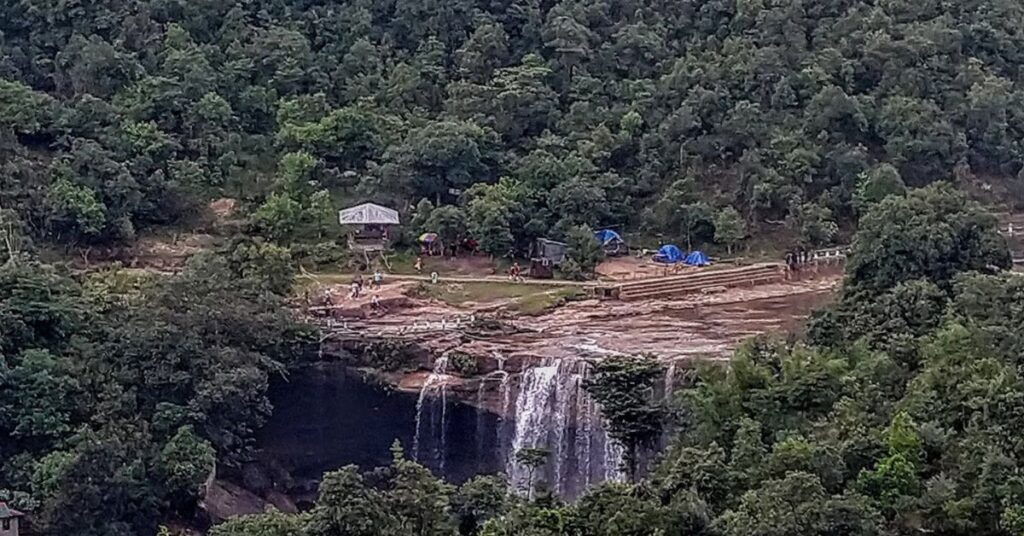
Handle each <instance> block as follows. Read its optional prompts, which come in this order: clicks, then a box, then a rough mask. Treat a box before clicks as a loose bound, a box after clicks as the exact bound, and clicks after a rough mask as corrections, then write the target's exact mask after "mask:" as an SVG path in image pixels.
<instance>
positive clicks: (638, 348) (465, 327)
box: [260, 288, 828, 499]
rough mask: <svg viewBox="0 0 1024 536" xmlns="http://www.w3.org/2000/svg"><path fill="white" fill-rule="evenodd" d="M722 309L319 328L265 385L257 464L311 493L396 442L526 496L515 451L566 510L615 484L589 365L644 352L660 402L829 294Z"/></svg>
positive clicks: (567, 311)
mask: <svg viewBox="0 0 1024 536" xmlns="http://www.w3.org/2000/svg"><path fill="white" fill-rule="evenodd" d="M812 290H817V289H812ZM728 298H729V297H728V296H716V297H713V298H706V297H705V298H697V299H696V300H695V301H689V302H688V301H673V302H667V301H666V302H644V303H632V304H622V303H617V302H583V303H576V304H571V305H569V306H567V307H564V308H561V309H559V310H557V311H555V312H553V313H549V314H547V315H544V316H542V317H536V318H500V317H498V318H495V317H486V318H485V317H482V316H481V315H480V314H478V313H476V312H474V311H463V310H457V309H453V308H447V307H441V306H438V305H437V304H436V303H426V304H422V305H420V306H412V307H410V308H407V309H404V310H401V311H394V312H393V313H392V314H389V315H388V316H384V317H378V318H370V319H362V320H349V321H333V322H330V323H325V325H324V326H323V333H324V337H323V344H322V346H321V353H320V356H319V360H318V362H317V363H316V364H314V365H312V366H309V367H306V368H303V369H301V370H297V371H293V372H292V374H291V375H290V377H289V379H288V381H287V382H285V381H281V382H278V383H276V384H274V385H273V386H272V391H271V399H272V402H273V403H274V406H275V411H274V415H273V417H272V419H271V421H270V423H268V425H267V426H266V427H265V429H264V430H263V432H262V434H261V437H260V447H261V451H262V455H263V457H264V460H265V462H266V463H274V464H279V465H281V466H283V467H284V468H285V469H286V470H287V471H288V473H289V474H290V475H292V477H293V478H294V479H295V482H293V483H290V484H289V485H290V486H292V487H293V488H295V489H300V490H307V491H308V490H310V489H313V486H314V483H315V481H317V480H318V479H319V478H320V475H321V474H322V473H323V472H324V471H326V470H331V469H335V468H338V467H341V466H343V465H346V464H349V463H355V464H358V465H361V466H363V467H366V468H370V467H374V466H378V465H383V464H386V463H388V462H389V461H390V454H389V447H390V446H391V444H392V442H393V441H394V440H398V441H400V442H401V443H402V445H403V446H404V448H405V449H406V452H407V453H409V454H410V455H411V456H413V457H415V459H417V460H419V461H420V462H421V463H423V464H424V465H426V466H427V467H430V468H431V469H432V470H434V471H435V472H437V473H438V474H441V475H443V476H445V477H446V478H447V479H449V480H451V481H455V482H459V481H463V480H465V479H468V478H470V477H472V476H473V475H476V474H481V473H499V472H500V473H505V474H506V475H507V476H508V478H509V480H510V482H511V483H512V484H513V485H514V486H516V487H518V488H520V489H522V488H524V487H525V486H526V480H527V471H526V468H525V467H522V466H520V465H519V464H517V463H516V462H515V456H514V453H515V452H517V451H518V450H519V449H522V448H527V447H531V448H532V447H539V448H545V449H547V450H549V451H550V452H551V455H550V457H549V460H548V463H547V464H546V465H545V466H544V467H543V468H541V469H540V470H539V472H538V473H537V475H536V477H535V479H536V480H537V481H540V482H544V483H546V484H547V485H548V486H549V487H550V488H551V489H553V490H554V491H556V492H557V493H559V494H560V495H561V496H563V497H565V498H567V499H572V498H575V497H577V496H579V495H580V494H581V493H582V492H583V491H584V490H585V489H586V488H587V487H589V486H592V485H594V484H597V483H600V482H603V481H606V480H613V479H618V478H621V473H620V467H619V466H620V462H621V455H622V453H621V451H620V449H619V448H618V446H617V445H615V444H614V442H612V441H610V440H609V438H608V434H607V431H606V429H605V426H604V422H603V420H602V418H601V415H600V408H599V407H598V406H597V404H596V403H594V401H593V400H591V399H590V397H589V396H588V394H587V393H586V391H585V390H584V389H583V382H584V380H585V378H586V377H587V375H588V374H589V373H590V368H591V366H592V364H593V363H594V362H596V361H598V360H600V359H602V358H603V357H605V356H607V355H612V354H617V353H630V354H635V353H642V352H647V353H651V354H654V355H656V356H658V358H659V359H660V360H662V361H663V362H664V365H665V370H666V377H665V382H664V383H665V387H664V388H663V389H662V392H659V393H657V396H659V397H666V398H667V397H668V395H669V394H670V393H671V391H672V389H673V388H678V387H681V386H683V385H685V384H686V382H687V381H689V379H690V378H692V373H691V370H692V368H693V363H694V362H695V361H696V360H699V359H703V360H724V359H726V356H727V354H728V352H731V350H732V349H733V348H734V347H735V345H736V344H737V343H738V342H739V341H740V340H741V339H743V338H745V337H747V336H750V335H754V334H757V333H762V332H765V331H771V330H779V329H781V330H786V329H793V328H795V327H797V326H798V325H799V324H800V323H801V321H802V319H803V318H804V317H805V316H806V314H807V313H808V312H809V311H810V310H812V309H813V308H814V307H817V306H818V305H820V304H821V303H823V301H824V300H826V299H827V298H828V293H827V292H823V291H815V292H804V293H799V294H795V295H794V294H793V293H792V289H791V288H790V289H786V288H779V289H777V290H776V292H775V293H773V292H772V289H767V290H766V291H763V292H762V293H761V294H760V295H758V296H755V299H752V300H746V301H731V302H730V301H728ZM713 300H718V302H717V303H716V302H714V301H713Z"/></svg>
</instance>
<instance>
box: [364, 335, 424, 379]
mask: <svg viewBox="0 0 1024 536" xmlns="http://www.w3.org/2000/svg"><path fill="white" fill-rule="evenodd" d="M361 357H362V363H363V364H364V365H366V366H368V367H373V368H375V369H378V370H383V371H385V372H397V371H400V370H409V369H412V368H415V364H416V354H415V351H414V348H413V347H412V346H411V345H409V344H406V343H404V342H402V341H399V340H394V339H383V340H379V341H372V342H370V343H368V344H367V345H366V346H365V347H364V348H363V351H362V356H361Z"/></svg>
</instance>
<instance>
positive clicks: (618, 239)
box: [594, 229, 629, 256]
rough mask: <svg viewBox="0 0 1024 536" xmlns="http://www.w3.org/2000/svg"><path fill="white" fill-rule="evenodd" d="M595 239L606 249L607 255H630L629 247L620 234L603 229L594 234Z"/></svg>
mask: <svg viewBox="0 0 1024 536" xmlns="http://www.w3.org/2000/svg"><path fill="white" fill-rule="evenodd" d="M594 238H596V239H597V242H598V243H599V244H601V247H602V248H604V252H605V254H606V255H610V256H616V255H626V254H628V253H629V246H627V245H626V241H625V240H623V239H622V236H620V235H619V233H616V232H615V231H613V230H611V229H602V230H600V231H595V232H594Z"/></svg>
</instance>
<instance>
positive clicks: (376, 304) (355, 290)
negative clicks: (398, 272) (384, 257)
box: [348, 269, 384, 310]
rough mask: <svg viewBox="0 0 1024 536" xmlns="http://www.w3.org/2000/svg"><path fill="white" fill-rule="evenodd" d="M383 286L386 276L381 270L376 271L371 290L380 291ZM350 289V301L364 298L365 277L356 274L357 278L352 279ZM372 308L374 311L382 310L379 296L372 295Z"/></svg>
mask: <svg viewBox="0 0 1024 536" xmlns="http://www.w3.org/2000/svg"><path fill="white" fill-rule="evenodd" d="M383 284H384V274H383V273H382V272H381V271H380V270H379V269H378V270H374V272H373V278H372V279H371V280H370V288H372V289H374V290H380V289H381V286H382V285H383ZM349 289H350V290H349V295H348V297H349V299H352V300H356V299H359V297H360V296H362V294H363V276H362V274H356V276H355V277H353V278H352V283H351V285H350V286H349ZM370 306H371V307H373V309H375V310H377V309H382V307H381V304H380V298H378V297H377V294H371V295H370Z"/></svg>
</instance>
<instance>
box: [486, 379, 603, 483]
mask: <svg viewBox="0 0 1024 536" xmlns="http://www.w3.org/2000/svg"><path fill="white" fill-rule="evenodd" d="M588 373H589V365H588V364H587V363H586V362H585V361H581V360H575V359H560V360H555V361H552V362H550V363H547V364H545V365H543V366H539V367H534V368H531V369H529V370H527V371H525V372H524V373H523V374H522V381H521V384H520V386H519V394H518V396H517V397H516V402H515V426H514V431H513V433H512V440H511V445H510V448H509V452H508V454H507V456H508V462H507V464H506V468H507V471H508V476H509V480H510V482H511V484H512V486H513V489H516V490H518V491H527V488H528V487H529V480H530V469H529V468H528V467H526V466H524V465H523V464H520V463H518V462H517V461H516V460H515V453H516V452H519V451H520V450H521V449H525V448H544V449H547V450H549V451H550V452H551V455H550V457H549V459H548V462H547V464H546V465H545V466H544V467H542V468H540V469H539V470H538V472H537V474H536V475H534V483H535V484H536V483H538V482H541V481H543V482H545V483H546V484H547V485H549V486H550V487H551V489H552V491H554V492H556V493H557V494H558V495H560V496H562V497H564V498H568V499H572V498H575V497H578V496H579V495H580V494H581V493H582V492H583V491H584V490H585V489H586V488H587V487H589V486H591V485H594V484H598V483H600V482H604V481H606V480H618V479H621V478H622V473H621V468H620V466H621V465H622V448H621V447H620V446H619V445H618V444H616V443H615V442H614V441H612V440H611V439H610V438H609V437H608V433H607V431H606V429H605V425H604V421H603V419H602V418H601V415H600V408H598V405H597V403H596V402H594V401H593V399H591V398H590V396H589V394H588V393H587V392H586V390H585V389H584V387H583V382H584V381H585V379H586V377H587V374H588Z"/></svg>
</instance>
